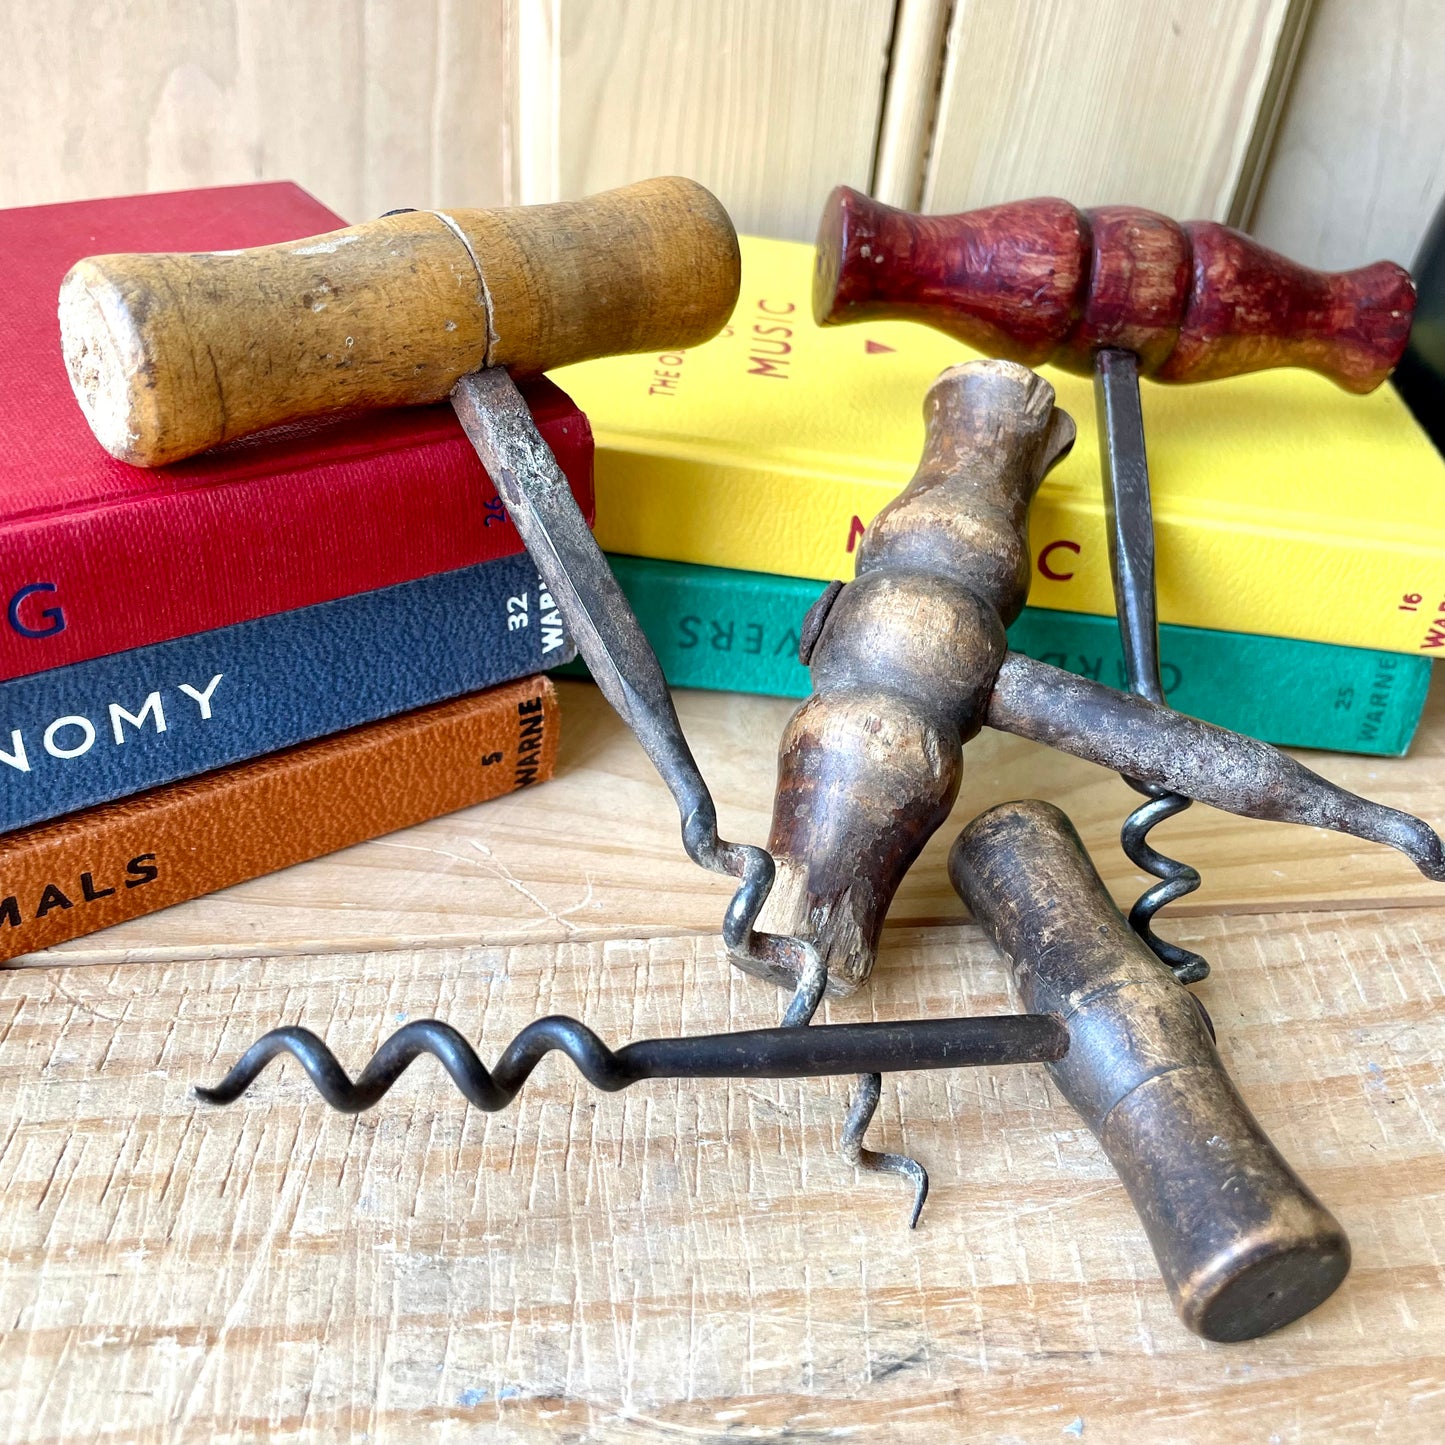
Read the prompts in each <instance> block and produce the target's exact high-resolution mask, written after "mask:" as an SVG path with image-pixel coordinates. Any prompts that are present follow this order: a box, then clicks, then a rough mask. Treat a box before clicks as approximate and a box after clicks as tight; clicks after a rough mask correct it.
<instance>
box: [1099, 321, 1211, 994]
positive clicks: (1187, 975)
mask: <svg viewBox="0 0 1445 1445" xmlns="http://www.w3.org/2000/svg"><path fill="white" fill-rule="evenodd" d="M1094 398H1095V401H1096V402H1097V403H1098V411H1099V450H1100V454H1101V460H1102V462H1103V467H1104V516H1105V523H1106V531H1107V534H1108V538H1109V566H1110V570H1111V571H1112V572H1113V577H1114V601H1115V604H1116V606H1117V609H1118V613H1119V635H1120V640H1121V641H1122V643H1123V648H1124V669H1125V672H1126V674H1127V675H1128V679H1129V690H1130V691H1131V692H1133V693H1136V694H1137V695H1138V696H1140V697H1143V698H1147V699H1148V700H1149V701H1150V702H1156V703H1161V704H1162V703H1163V701H1164V683H1163V680H1162V678H1161V677H1160V673H1159V609H1158V596H1157V594H1158V588H1157V586H1156V583H1155V578H1154V505H1153V501H1152V499H1151V497H1150V493H1149V457H1148V453H1147V452H1146V451H1145V447H1144V413H1143V409H1142V407H1141V404H1140V396H1139V363H1138V358H1137V357H1136V356H1135V355H1134V353H1133V352H1132V351H1119V350H1115V349H1113V348H1106V349H1105V350H1103V351H1100V352H1099V354H1098V355H1097V356H1096V357H1095V358H1094ZM1124 781H1125V782H1126V783H1128V784H1129V786H1130V787H1131V788H1133V789H1134V790H1135V791H1136V792H1140V793H1143V794H1144V796H1145V797H1146V798H1147V799H1148V802H1146V803H1143V804H1141V805H1140V806H1139V807H1137V808H1135V809H1134V811H1133V812H1132V813H1130V814H1129V816H1128V817H1127V818H1125V819H1124V826H1123V827H1122V828H1121V829H1120V831H1119V842H1120V845H1121V846H1122V847H1123V849H1124V854H1125V856H1126V857H1127V858H1128V859H1129V861H1130V862H1131V863H1133V864H1134V865H1135V866H1136V867H1138V868H1142V869H1143V870H1144V872H1146V873H1151V874H1153V876H1154V877H1155V878H1158V879H1159V880H1160V881H1159V882H1158V883H1156V884H1154V885H1153V886H1152V887H1150V888H1148V889H1146V890H1145V891H1144V892H1143V893H1141V894H1140V895H1139V898H1138V899H1137V900H1136V901H1135V903H1134V906H1133V908H1132V909H1130V910H1129V926H1130V927H1131V928H1132V929H1133V930H1134V931H1135V932H1136V933H1137V934H1138V935H1139V937H1140V938H1142V939H1143V940H1144V942H1145V943H1147V944H1148V945H1149V947H1150V948H1152V949H1153V950H1154V952H1155V953H1156V954H1157V955H1158V956H1159V957H1160V958H1161V959H1162V960H1163V961H1164V962H1165V963H1167V964H1168V965H1169V967H1170V968H1172V969H1173V970H1174V973H1175V976H1176V977H1177V978H1178V979H1179V981H1180V983H1198V982H1199V981H1200V980H1201V979H1204V978H1208V976H1209V964H1208V963H1207V962H1206V961H1205V960H1204V959H1203V958H1202V957H1201V956H1200V955H1199V954H1197V953H1193V952H1191V951H1190V950H1189V949H1187V948H1181V947H1180V946H1179V945H1178V944H1177V943H1170V942H1169V941H1168V940H1167V939H1163V938H1159V937H1157V936H1156V935H1155V933H1154V928H1153V921H1154V915H1155V914H1156V913H1158V912H1159V910H1160V909H1161V908H1163V907H1164V906H1165V905H1166V904H1168V903H1172V902H1174V901H1175V900H1176V899H1178V898H1183V897H1185V896H1186V895H1187V894H1190V893H1193V892H1194V890H1195V889H1196V888H1198V887H1199V883H1200V878H1199V873H1198V872H1197V870H1195V869H1193V868H1191V867H1190V866H1189V865H1188V864H1187V863H1181V862H1180V861H1179V860H1178V859H1177V858H1170V857H1167V856H1166V855H1165V854H1163V853H1161V852H1159V850H1158V849H1157V848H1154V847H1151V846H1150V844H1149V834H1150V832H1151V830H1152V829H1153V828H1155V827H1156V826H1157V825H1158V824H1160V823H1162V822H1164V821H1165V820H1166V819H1169V818H1173V817H1176V816H1178V814H1180V813H1182V812H1183V811H1184V810H1185V809H1186V808H1187V807H1189V803H1190V800H1189V799H1188V798H1186V797H1184V796H1183V795H1182V794H1180V793H1171V792H1169V791H1168V789H1165V788H1160V787H1158V786H1157V785H1155V784H1150V783H1141V782H1140V781H1139V780H1138V779H1137V778H1130V777H1125V779H1124Z"/></svg>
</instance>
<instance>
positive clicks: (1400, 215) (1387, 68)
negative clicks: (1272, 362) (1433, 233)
mask: <svg viewBox="0 0 1445 1445" xmlns="http://www.w3.org/2000/svg"><path fill="white" fill-rule="evenodd" d="M1442 64H1445V6H1442V5H1440V4H1438V3H1437V0H1371V3H1369V4H1366V5H1361V4H1359V3H1358V0H1313V8H1312V11H1311V17H1310V23H1309V25H1308V26H1307V27H1306V29H1305V35H1304V43H1303V45H1302V46H1301V48H1300V55H1299V62H1298V64H1297V66H1296V68H1295V74H1294V80H1293V81H1292V83H1291V85H1290V90H1289V99H1288V102H1287V103H1286V105H1285V106H1284V107H1283V109H1282V112H1281V116H1280V123H1279V128H1278V130H1277V131H1276V133H1275V138H1274V145H1273V147H1272V148H1271V150H1270V153H1269V158H1268V162H1267V165H1266V167H1265V169H1264V172H1263V178H1262V183H1261V186H1260V190H1259V194H1258V196H1257V198H1256V201H1255V205H1254V207H1253V210H1252V211H1251V213H1250V217H1249V228H1250V230H1252V231H1253V232H1254V233H1255V234H1256V235H1257V236H1258V237H1259V238H1260V240H1262V241H1263V242H1264V243H1265V244H1266V245H1268V246H1273V247H1275V248H1276V249H1278V250H1281V251H1283V252H1284V253H1285V254H1286V255H1287V256H1295V257H1297V258H1298V259H1299V260H1301V261H1304V262H1306V263H1307V264H1308V265H1311V266H1323V267H1325V268H1327V269H1330V270H1341V269H1343V268H1345V267H1348V266H1358V265H1360V264H1361V263H1362V262H1365V261H1373V260H1375V259H1376V258H1377V257H1380V256H1384V257H1388V258H1389V259H1390V260H1392V261H1398V262H1399V263H1400V264H1401V265H1402V266H1408V265H1410V264H1411V262H1412V261H1413V260H1414V258H1415V253H1416V251H1417V249H1418V248H1419V245H1420V242H1421V240H1422V239H1423V238H1424V235H1425V228H1426V227H1427V226H1428V225H1429V224H1430V217H1431V216H1432V215H1433V214H1434V213H1435V208H1436V207H1437V206H1438V205H1439V204H1440V202H1441V200H1442V198H1445V147H1442V146H1441V144H1440V137H1441V134H1442V132H1445V86H1442V85H1441V84H1440V74H1441V66H1442Z"/></svg>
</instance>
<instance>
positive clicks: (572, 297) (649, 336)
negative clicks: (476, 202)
mask: <svg viewBox="0 0 1445 1445" xmlns="http://www.w3.org/2000/svg"><path fill="white" fill-rule="evenodd" d="M738 279H739V270H738V245H737V236H736V235H735V233H734V231H733V227H732V223H731V221H729V219H728V217H727V213H726V212H725V211H724V210H723V208H722V206H721V205H720V204H719V203H718V202H717V200H716V199H715V198H714V197H713V196H712V195H711V194H710V193H709V192H708V191H706V190H704V189H703V187H702V186H700V185H698V184H697V183H696V182H694V181H689V180H684V179H682V178H681V177H676V176H672V177H664V178H660V179H657V180H650V181H642V182H639V183H638V184H636V185H631V186H624V187H622V188H621V189H619V190H615V191H607V192H604V193H602V194H600V195H596V196H591V197H589V198H588V199H586V200H582V201H565V202H560V203H558V204H555V205H547V206H524V207H518V208H515V209H509V210H498V211H408V212H403V213H399V214H395V215H390V216H384V217H382V218H381V219H380V220H376V221H368V222H366V223H364V224H363V225H359V226H351V227H348V228H347V229H345V230H341V231H332V232H330V233H329V234H327V235H324V236H315V237H312V238H310V239H308V240H302V241H290V242H286V243H284V244H282V245H279V246H262V247H258V248H257V249H255V250H250V251H230V252H227V251H217V252H209V253H205V254H201V255H184V254H175V255H116V256H91V257H89V258H87V259H85V260H83V261H80V262H79V263H77V264H76V265H75V266H74V267H73V268H72V269H71V271H70V272H69V274H68V275H67V276H66V277H65V280H64V282H63V283H62V284H61V289H60V330H61V342H62V346H63V348H64V352H65V361H66V366H67V368H68V369H69V372H70V380H71V385H72V386H73V387H74V389H75V394H76V397H77V399H78V400H79V402H80V405H81V409H82V410H83V411H84V412H85V416H86V420H87V421H88V422H89V423H90V426H91V429H92V430H93V431H94V433H95V435H96V437H97V439H98V440H99V441H100V443H101V445H102V446H104V447H105V448H106V450H107V451H109V452H110V453H111V454H112V455H113V456H116V457H119V458H120V459H121V460H122V461H127V462H132V463H134V464H136V465H138V466H159V465H161V464H163V463H165V462H173V461H178V460H180V459H181V458H183V457H187V456H190V455H192V454H193V453H195V452H199V451H203V450H205V449H206V448H207V447H211V446H215V445H216V444H217V443H219V442H223V441H228V440H230V439H231V438H233V437H239V436H245V435H247V434H249V433H251V432H255V431H259V430H261V429H263V428H265V427H269V426H274V425H276V424H277V423H279V422H285V421H295V420H298V419H300V418H304V417H315V416H321V415H325V414H327V413H329V412H334V411H340V410H344V409H349V408H353V407H379V406H401V405H410V404H416V403H421V402H433V401H440V400H441V399H442V398H444V397H445V396H446V395H447V393H448V392H449V391H450V390H451V388H452V386H453V384H454V383H455V382H456V380H457V378H458V377H460V376H464V375H465V374H466V373H467V372H469V371H475V370H476V369H477V368H478V367H481V366H505V367H507V368H509V369H510V370H512V371H513V372H516V373H519V374H526V373H534V372H539V371H546V370H550V369H551V368H553V367H557V366H565V365H567V364H568V363H570V362H574V361H585V360H588V359H589V358H592V357H597V356H610V355H614V354H617V353H620V352H632V351H653V350H657V351H664V350H669V351H670V350H678V349H681V348H683V347H687V346H693V345H696V344H698V343H699V342H702V341H706V340H707V339H708V337H710V336H712V335H714V334H715V333H716V332H717V331H718V330H720V329H721V327H722V326H723V325H724V323H725V322H726V321H727V319H728V317H729V316H730V315H731V314H732V309H733V305H734V303H735V302H736V300H737V293H738Z"/></svg>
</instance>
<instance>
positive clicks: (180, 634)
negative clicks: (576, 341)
mask: <svg viewBox="0 0 1445 1445" xmlns="http://www.w3.org/2000/svg"><path fill="white" fill-rule="evenodd" d="M340 224H342V222H341V221H340V219H339V218H338V217H336V216H335V215H334V214H333V213H332V212H330V211H328V210H327V209H326V208H325V207H323V206H321V205H320V204H319V203H318V202H316V201H315V200H313V199H312V198H311V197H310V196H308V195H306V194H305V193H304V192H303V191H301V190H299V189H297V188H296V187H295V186H291V185H261V186H245V187H233V188H226V189H220V190H209V191H194V192H184V193H178V194H173V195H159V196H147V197H136V198H130V199H123V200H111V201H98V202H84V203H79V204H75V205H63V206H46V207H37V208H32V209H27V210H18V211H10V212H6V213H3V214H0V250H3V252H4V254H5V256H6V259H7V266H8V274H7V283H8V284H7V290H6V305H5V309H4V313H3V316H0V340H3V351H0V356H3V360H4V365H5V373H4V381H5V384H4V387H3V389H0V608H3V622H0V834H3V835H4V836H0V958H10V957H14V956H15V955H17V954H21V953H25V952H29V951H30V950H33V949H36V948H41V947H45V946H48V945H50V944H53V943H57V942H60V941H62V940H64V939H68V938H72V937H75V936H78V935H80V934H84V933H89V932H91V931H93V930H94V929H97V928H101V927H104V926H106V925H108V924H111V923H116V922H119V921H120V920H122V919H125V918H132V917H135V916H136V915H138V914H141V913H147V912H151V911H153V910H154V909H156V908H160V907H163V906H166V905H168V904H171V903H175V902H178V901H180V900H182V899H185V898H190V897H194V896H196V895H198V894H201V893H206V892H211V891H213V890H215V889H218V888H222V887H225V886H228V885H230V884H232V883H236V882H240V881H241V880H243V879H246V878H250V877H254V876H257V875H259V874H261V873H265V872H269V871H271V870H273V869H276V868H280V867H283V866H286V865H288V864H291V863H295V862H299V861H301V860H303V859H306V858H312V857H316V856H318V855H320V854H322V853H326V852H330V851H333V850H335V849H338V848H342V847H345V846H347V845H349V844H351V843H355V842H358V841H360V840H362V839H365V838H370V837H374V836H376V835H378V834H380V833H384V832H387V831H390V830H391V829H394V828H399V827H404V826H407V825H409V824H413V823H416V822H420V821H422V820H424V819H426V818H429V817H433V816H435V815H437V814H440V813H444V812H447V811H450V810H452V809H456V808H461V807H465V806H468V805H470V804H472V803H477V802H481V801H483V800H485V799H488V798H492V797H495V796H497V795H499V794H502V793H506V792H510V791H512V790H513V789H515V788H519V787H524V786H526V785H528V784H530V783H534V782H537V781H539V780H542V779H544V778H546V777H548V776H549V775H550V773H551V771H552V768H553V763H554V760H555V757H556V748H557V705H556V699H555V695H554V693H553V690H552V688H551V685H550V683H549V682H548V681H547V680H546V678H544V677H541V676H538V674H539V673H540V672H541V671H542V670H543V669H545V668H548V667H550V666H552V665H553V664H555V663H558V662H563V661H566V660H567V659H569V658H571V657H572V656H573V655H574V651H573V647H572V644H571V642H570V640H569V638H568V637H567V635H566V633H565V632H564V630H563V628H562V624H561V620H560V618H559V617H558V615H557V611H556V608H555V607H554V605H553V603H552V599H551V597H550V596H549V594H548V593H547V591H546V589H545V588H544V587H543V586H542V585H541V584H540V582H539V579H538V577H537V573H536V570H535V568H533V566H532V565H531V562H530V559H529V558H528V557H527V556H526V554H525V553H524V552H523V551H522V545H521V541H520V539H519V537H518V536H517V534H516V531H515V529H514V528H513V527H512V525H511V523H510V522H509V520H508V519H507V516H506V514H505V511H504V510H503V508H502V506H501V503H500V501H499V500H498V498H497V496H496V493H495V491H494V490H493V488H492V486H491V483H490V481H489V480H488V478H487V476H486V474H485V472H484V471H483V469H482V467H481V465H480V463H479V462H478V461H477V458H476V455H475V453H474V452H473V451H472V449H471V447H470V446H469V444H468V443H467V441H466V439H465V437H464V436H463V435H462V432H461V429H460V427H459V426H458V424H457V422H456V420H455V418H454V417H453V415H452V413H451V411H450V409H449V408H447V407H427V408H420V409H411V410H407V411H398V412H390V413H384V414H377V415H372V416H366V417H359V418H355V419H351V420H346V421H341V422H334V423H331V424H328V425H325V426H313V427H299V428H293V429H291V430H290V431H289V432H287V433H286V434H285V435H280V434H277V433H272V434H269V435H267V436H264V437H259V438H255V439H252V440H251V441H248V442H243V443H235V444H231V445H229V446H227V447H224V448H221V449H219V450H217V451H215V452H213V453H211V454H209V455H207V456H204V457H199V458H196V459H194V460H193V461H191V462H188V463H184V464H181V465H177V466H172V467H166V468H164V469H161V470H156V471H143V470H140V469H137V468H133V467H129V466H126V465H124V464H122V463H120V462H117V461H114V460H112V459H111V458H110V457H109V456H108V455H107V454H106V453H105V452H103V451H102V450H101V448H100V446H99V445H98V444H97V443H96V441H95V440H94V438H93V437H92V436H91V434H90V432H89V430H88V429H87V427H86V424H85V421H84V419H83V418H82V416H81V413H80V409H79V407H78V406H77V405H76V404H75V401H74V398H73V397H72V395H71V390H70V385H69V382H68V380H67V377H66V374H65V368H64V364H63V362H62V359H61V354H60V345H59V333H58V327H57V324H56V315H55V308H56V295H57V292H58V289H59V286H60V280H61V277H62V276H63V275H64V273H65V272H66V270H67V269H68V268H69V267H70V265H71V264H72V263H73V262H75V261H76V260H78V259H79V258H80V257H81V256H84V255H90V254H95V253H100V252H108V251H161V250H216V249H230V248H236V247H243V246H254V245H264V244H268V243H271V242H276V241H281V240H291V239H294V238H296V237H300V236H309V235H314V234H316V233H317V232H322V231H327V230H332V229H334V228H335V227H336V226H338V225H340ZM526 396H527V399H528V403H529V405H530V406H531V407H532V410H533V414H534V416H535V417H536V420H537V424H538V426H539V428H540V430H541V433H542V435H543V436H544V437H545V438H546V439H547V441H548V443H549V444H550V445H551V447H552V450H553V451H554V452H555V453H556V455H557V457H558V460H559V461H560V462H561V464H562V467H563V469H564V471H565V472H566V474H567V476H568V479H569V481H570V482H571V483H572V486H573V490H574V492H575V495H576V496H577V499H578V501H579V503H580V504H581V506H582V508H583V511H584V513H586V514H587V515H588V517H589V518H590V516H591V512H592V438H591V433H590V431H589V429H588V426H587V421H586V418H585V417H584V416H583V415H582V413H581V412H580V411H578V409H577V408H576V406H574V405H573V403H572V402H571V401H570V400H569V398H568V397H567V396H566V395H565V394H564V393H563V392H562V391H560V390H559V389H558V388H557V387H556V386H554V385H552V384H551V383H550V382H547V381H545V380H541V381H537V382H534V383H530V384H529V385H528V386H527V388H526Z"/></svg>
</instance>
